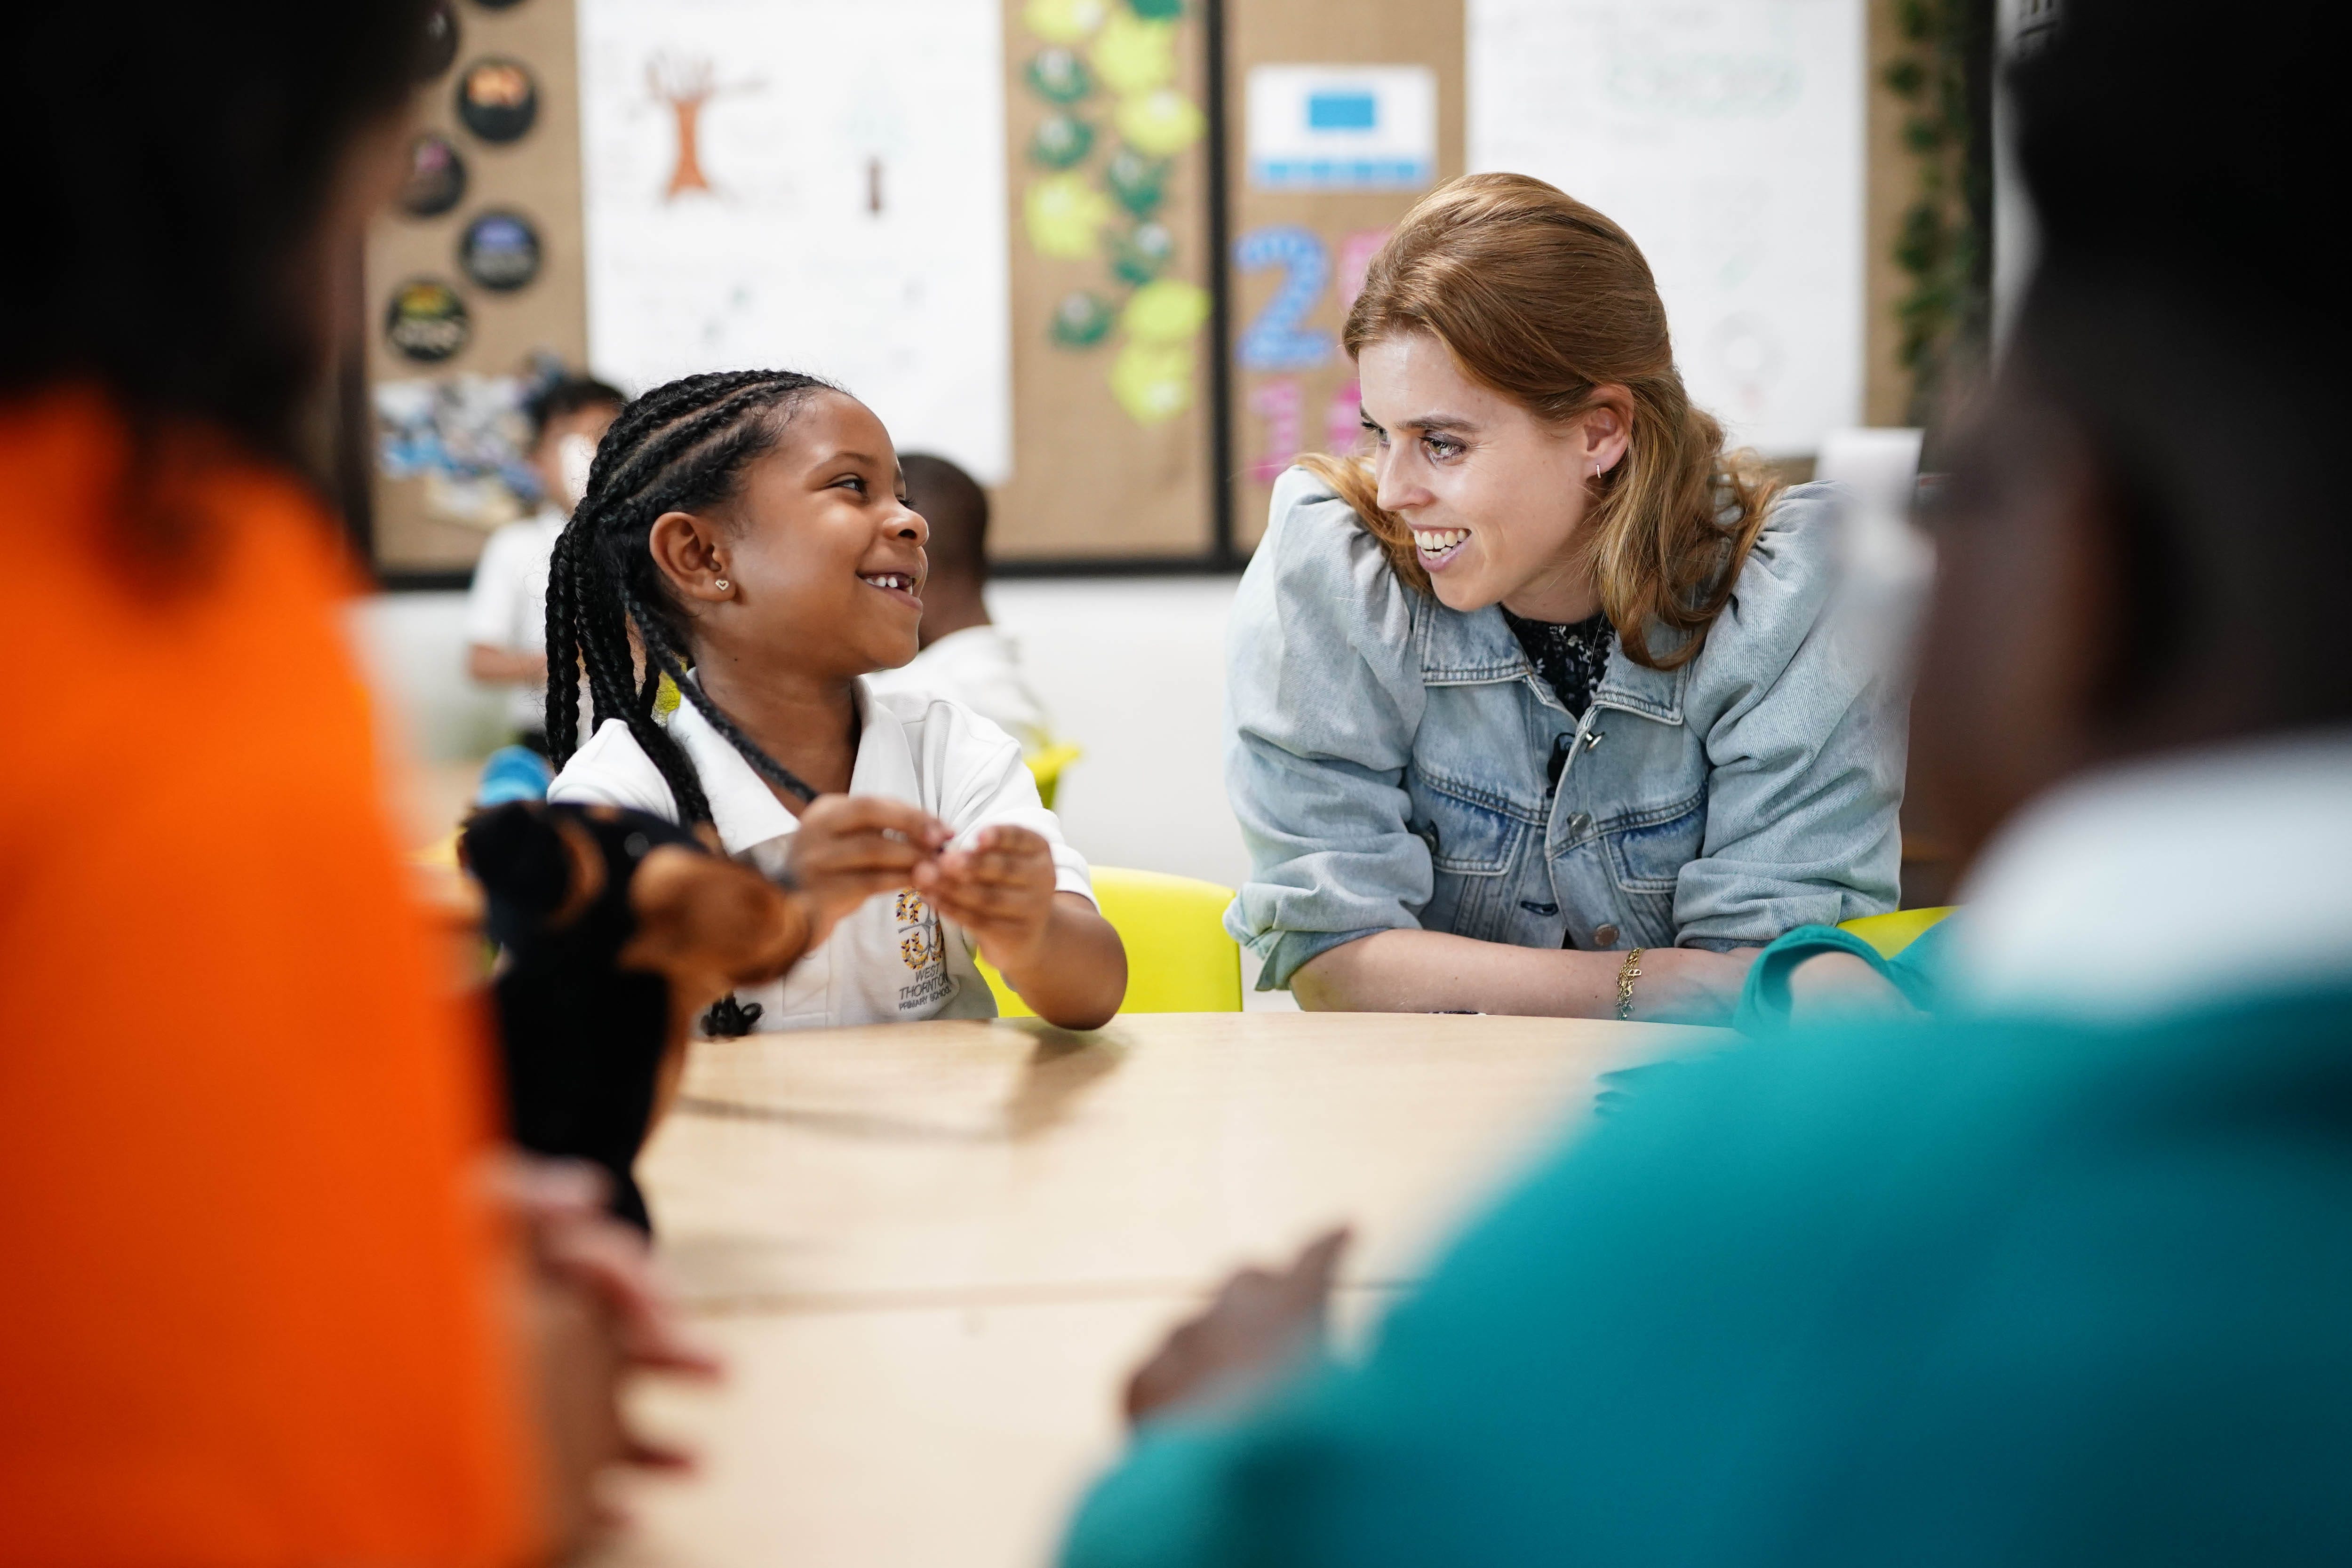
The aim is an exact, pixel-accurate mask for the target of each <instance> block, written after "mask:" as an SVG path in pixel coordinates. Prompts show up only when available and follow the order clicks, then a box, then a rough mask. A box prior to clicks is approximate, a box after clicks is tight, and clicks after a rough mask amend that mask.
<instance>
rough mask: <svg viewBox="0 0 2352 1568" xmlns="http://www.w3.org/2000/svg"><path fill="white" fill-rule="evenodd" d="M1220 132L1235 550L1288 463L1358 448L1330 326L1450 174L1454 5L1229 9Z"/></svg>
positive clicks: (1455, 116)
mask: <svg viewBox="0 0 2352 1568" xmlns="http://www.w3.org/2000/svg"><path fill="white" fill-rule="evenodd" d="M1224 31H1225V72H1224V75H1225V81H1226V85H1227V90H1226V92H1225V95H1224V98H1225V101H1224V120H1225V136H1226V145H1227V147H1228V148H1229V149H1230V153H1229V157H1228V161H1227V168H1228V170H1229V176H1228V197H1227V202H1228V210H1229V214H1230V216H1229V219H1228V223H1229V227H1230V233H1231V239H1230V242H1229V244H1228V246H1227V247H1226V257H1225V260H1226V263H1227V266H1228V267H1230V269H1231V272H1230V277H1231V285H1230V288H1231V298H1232V319H1231V322H1230V324H1229V328H1228V335H1227V339H1226V345H1225V347H1226V352H1227V353H1228V355H1229V356H1230V362H1231V365H1232V371H1231V376H1232V394H1231V400H1230V404H1229V407H1228V409H1227V412H1226V417H1227V420H1228V422H1229V424H1228V429H1229V441H1230V450H1231V452H1232V461H1231V465H1230V467H1229V469H1228V471H1227V481H1228V484H1229V485H1230V486H1231V497H1232V500H1231V506H1232V516H1233V519H1234V524H1233V526H1234V544H1235V547H1236V548H1237V549H1239V550H1241V551H1244V552H1246V551H1247V549H1249V547H1251V546H1252V545H1254V544H1255V542H1256V541H1257V539H1258V538H1259V536H1260V535H1262V534H1263V533H1264V532H1265V514H1266V505H1267V502H1268V500H1269V499H1270V498H1271V496H1272V493H1273V485H1274V481H1275V480H1276V478H1278V477H1279V476H1281V474H1282V472H1283V470H1284V469H1286V468H1287V467H1289V466H1290V465H1291V463H1292V462H1293V461H1294V460H1295V459H1296V458H1297V455H1298V454H1299V453H1301V452H1350V451H1354V450H1356V448H1357V441H1358V407H1357V401H1356V377H1355V367H1354V366H1353V365H1352V364H1351V363H1350V362H1349V360H1348V357H1347V354H1346V352H1345V351H1344V350H1342V349H1341V348H1340V346H1339V328H1340V324H1341V322H1342V321H1343V320H1344V319H1346V317H1347V310H1348V306H1349V304H1351V303H1352V302H1353V301H1354V299H1355V296H1356V290H1357V288H1358V287H1360V284H1361V283H1362V280H1363V270H1364V265H1365V263H1366V262H1368V261H1370V259H1371V255H1372V253H1373V252H1374V251H1375V250H1377V249H1378V248H1379V247H1380V245H1381V241H1382V240H1383V239H1384V238H1386V237H1387V235H1388V232H1389V230H1390V229H1391V227H1393V226H1394V225H1395V224H1396V222H1397V220H1398V219H1400V218H1402V216H1403V215H1404V214H1405V213H1406V212H1407V211H1409V210H1410V209H1411V208H1412V204H1413V203H1415V202H1416V201H1418V200H1420V199H1421V197H1422V196H1423V195H1424V194H1426V193H1428V192H1429V191H1430V190H1431V189H1432V188H1433V187H1434V186H1436V185H1439V184H1442V183H1444V182H1445V181H1447V180H1450V179H1453V178H1454V176H1456V175H1458V174H1460V173H1461V172H1462V169H1463V157H1464V149H1463V11H1462V4H1461V0H1436V3H1435V4H1433V5H1432V4H1408V3H1406V0H1353V3H1344V0H1288V3H1285V0H1231V3H1230V4H1229V5H1227V7H1226V12H1225V27H1224Z"/></svg>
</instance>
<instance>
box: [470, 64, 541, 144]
mask: <svg viewBox="0 0 2352 1568" xmlns="http://www.w3.org/2000/svg"><path fill="white" fill-rule="evenodd" d="M457 118H458V119H459V120H464V121H465V122H466V129H467V130H468V131H472V132H473V133H474V134H475V135H477V136H478V137H480V138H481V139H482V140H483V141H519V140H520V138H521V137H523V136H524V135H525V134H526V133H528V132H529V131H530V125H531V121H532V120H537V119H538V118H539V86H538V84H537V83H535V82H533V81H532V80H531V79H530V69H529V68H527V67H526V66H524V65H523V64H522V62H521V61H520V60H509V59H504V58H500V57H496V56H493V57H490V58H488V59H480V60H476V61H475V62H474V63H473V64H472V65H470V66H467V68H466V71H465V74H464V75H463V76H460V77H459V78H457Z"/></svg>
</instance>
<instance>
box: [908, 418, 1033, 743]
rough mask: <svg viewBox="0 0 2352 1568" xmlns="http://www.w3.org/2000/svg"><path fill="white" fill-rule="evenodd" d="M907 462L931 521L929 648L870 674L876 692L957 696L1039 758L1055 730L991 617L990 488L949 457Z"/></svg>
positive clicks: (926, 608)
mask: <svg viewBox="0 0 2352 1568" xmlns="http://www.w3.org/2000/svg"><path fill="white" fill-rule="evenodd" d="M900 466H901V467H902V468H903V469H904V470H905V472H906V476H907V505H908V506H909V507H913V508H914V509H915V510H916V511H918V512H919V513H921V514H922V517H923V520H924V521H925V522H927V523H929V525H930V526H931V536H930V542H929V544H928V545H927V546H925V547H924V548H925V551H926V553H927V554H928V555H929V557H930V562H931V575H930V579H929V582H928V583H926V584H925V586H924V589H923V625H922V632H921V637H922V644H923V649H922V652H921V653H917V654H916V655H915V658H914V662H913V663H912V664H908V665H907V666H906V667H904V668H903V669H898V670H886V671H884V672H882V673H881V674H877V675H875V676H873V677H871V679H872V683H873V685H874V689H875V690H877V691H884V692H932V693H936V694H937V695H940V696H943V697H953V698H954V699H955V700H956V701H958V702H960V703H961V704H963V706H966V707H968V708H970V709H971V711H972V712H974V713H976V714H978V715H980V716H982V718H985V719H987V720H989V721H990V722H992V723H993V724H994V725H995V726H996V727H998V728H1000V729H1002V730H1003V731H1004V733H1005V734H1007V735H1009V736H1011V737H1013V739H1015V740H1017V741H1019V742H1020V743H1021V749H1022V750H1023V751H1024V752H1027V753H1030V754H1031V755H1033V756H1034V754H1036V753H1037V752H1040V751H1043V750H1045V748H1046V747H1048V746H1051V745H1052V744H1053V743H1054V727H1053V724H1052V723H1051V721H1049V720H1048V719H1047V718H1046V716H1045V705H1044V704H1042V703H1040V702H1039V701H1038V700H1037V696H1036V694H1035V693H1034V692H1032V691H1031V690H1030V689H1029V683H1028V682H1026V681H1024V680H1023V679H1022V678H1021V650H1020V648H1019V647H1018V646H1017V645H1015V643H1013V639H1012V638H1010V637H1008V636H1006V635H1005V634H1004V633H1003V632H1000V631H998V630H997V629H996V627H995V625H994V623H993V622H991V621H990V620H989V616H988V600H987V598H986V596H985V594H984V592H983V591H984V590H985V589H986V588H987V587H988V492H986V491H985V490H982V488H981V487H980V485H979V482H978V481H976V480H974V479H973V478H972V476H971V475H969V474H967V473H965V472H964V471H963V470H962V469H961V468H959V467H957V466H956V465H954V464H952V463H950V462H949V461H948V460H947V459H946V458H944V457H933V456H930V455H928V454H926V453H920V452H916V453H909V454H908V455H907V456H906V457H904V458H902V459H900Z"/></svg>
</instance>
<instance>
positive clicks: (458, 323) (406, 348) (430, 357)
mask: <svg viewBox="0 0 2352 1568" xmlns="http://www.w3.org/2000/svg"><path fill="white" fill-rule="evenodd" d="M473 337H474V319H473V318H472V317H471V316H470V315H468V314H467V310H466V302H465V301H464V300H463V299H460V298H457V290H456V289H454V288H452V287H449V286H448V285H447V284H446V283H444V282H442V281H441V280H440V279H439V278H437V277H414V278H411V279H409V280H408V281H407V282H406V283H404V284H402V285H401V286H400V287H398V288H395V289H394V290H393V291H392V304H391V305H390V306H389V307H388V308H386V309H385V310H384V313H383V340H384V341H385V342H387V343H389V344H391V345H392V346H393V348H394V349H395V350H398V351H399V352H401V353H403V354H405V355H407V356H408V357H409V358H410V359H412V360H415V361H418V362H420V363H423V364H428V365H429V364H434V363H436V362H438V361H442V360H446V359H447V358H449V357H450V356H451V355H453V354H456V353H457V352H459V351H461V350H463V349H464V348H465V347H466V345H467V343H469V342H471V341H472V340H473Z"/></svg>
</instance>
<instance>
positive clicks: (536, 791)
mask: <svg viewBox="0 0 2352 1568" xmlns="http://www.w3.org/2000/svg"><path fill="white" fill-rule="evenodd" d="M628 401H629V400H628V399H627V398H625V397H623V396H622V395H621V393H620V392H619V391H618V389H616V388H614V387H610V386H607V385H606V384H604V382H600V381H595V380H592V379H590V378H588V377H585V376H570V377H566V378H565V379H563V380H562V381H559V382H555V383H554V384H553V385H552V386H550V387H547V388H545V389H544V390H542V391H541V392H540V393H539V394H538V395H537V396H535V397H533V398H532V399H531V400H530V406H529V409H528V411H527V412H528V413H529V415H530V426H531V445H530V465H531V466H532V467H533V468H534V469H536V470H538V472H539V478H540V484H541V486H542V489H541V503H540V508H539V510H538V511H536V512H534V513H533V514H531V515H530V517H525V518H523V519H522V520H521V521H520V522H513V523H509V524H507V525H506V526H505V527H504V528H500V529H499V530H498V531H497V532H496V533H494V534H492V535H491V536H490V538H489V542H488V543H487V544H485V545H484V546H483V547H482V559H480V560H479V561H478V563H476V565H475V567H474V586H473V589H472V591H470V592H468V593H467V596H466V641H467V648H466V673H467V674H469V675H471V676H473V678H474V679H476V680H478V681H479V682H481V683H482V684H483V685H493V686H504V687H506V688H507V723H508V725H509V727H510V728H511V729H512V731H513V744H514V746H515V747H520V748H521V749H522V750H523V751H527V752H529V753H531V754H532V755H530V756H527V757H526V756H509V755H505V754H501V755H499V756H494V757H493V758H491V759H490V762H489V764H488V766H487V767H486V768H484V769H483V785H484V789H483V791H482V793H481V794H480V795H479V796H478V802H477V803H478V804H480V805H485V806H494V805H498V804H499V803H500V802H502V801H505V800H518V799H530V798H535V797H536V796H538V795H541V794H544V793H545V792H546V789H547V780H548V779H549V778H551V776H552V770H551V769H550V768H548V767H547V765H546V761H545V758H546V757H547V716H546V702H547V562H548V558H549V557H551V556H552V555H553V554H554V553H555V541H556V538H557V537H558V536H559V535H561V534H562V532H563V525H564V524H566V523H568V522H570V521H571V520H572V507H576V506H578V505H579V504H580V497H582V496H583V494H585V493H586V491H587V488H588V467H589V465H590V464H592V463H593V462H594V461H595V459H596V444H597V443H598V442H600V441H602V440H604V432H605V430H606V429H607V428H609V427H610V426H611V424H612V423H613V419H614V415H616V414H618V413H620V412H621V405H622V404H623V403H625V402H628Z"/></svg>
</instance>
